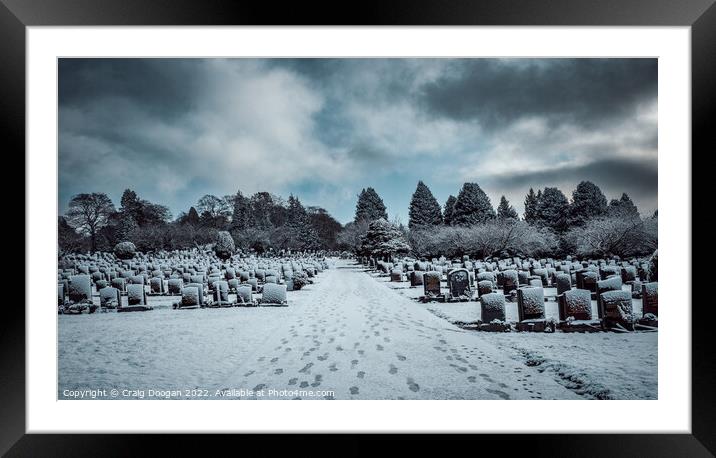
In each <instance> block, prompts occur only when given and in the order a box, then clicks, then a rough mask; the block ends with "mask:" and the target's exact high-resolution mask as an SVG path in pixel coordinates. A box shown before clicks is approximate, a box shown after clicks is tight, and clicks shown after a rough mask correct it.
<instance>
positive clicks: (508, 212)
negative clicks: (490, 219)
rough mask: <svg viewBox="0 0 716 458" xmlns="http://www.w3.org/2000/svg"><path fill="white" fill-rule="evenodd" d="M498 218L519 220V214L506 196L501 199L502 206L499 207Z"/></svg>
mask: <svg viewBox="0 0 716 458" xmlns="http://www.w3.org/2000/svg"><path fill="white" fill-rule="evenodd" d="M497 217H498V218H499V219H517V212H516V211H515V209H514V207H512V205H510V202H509V201H508V200H507V198H506V197H505V196H502V197H501V198H500V205H498V206H497Z"/></svg>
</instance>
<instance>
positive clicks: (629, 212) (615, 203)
mask: <svg viewBox="0 0 716 458" xmlns="http://www.w3.org/2000/svg"><path fill="white" fill-rule="evenodd" d="M608 212H609V214H610V215H613V216H621V217H628V218H634V217H636V218H639V210H638V209H637V208H636V205H634V202H632V200H631V198H630V197H629V196H628V195H627V193H623V194H622V196H621V198H619V199H612V200H611V201H610V202H609V209H608ZM655 214H656V213H655Z"/></svg>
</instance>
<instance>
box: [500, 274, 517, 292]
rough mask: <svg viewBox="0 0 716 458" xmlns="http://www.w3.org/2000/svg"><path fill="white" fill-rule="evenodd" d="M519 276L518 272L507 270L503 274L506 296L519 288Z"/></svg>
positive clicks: (503, 286)
mask: <svg viewBox="0 0 716 458" xmlns="http://www.w3.org/2000/svg"><path fill="white" fill-rule="evenodd" d="M519 283H520V281H519V275H518V273H517V271H516V270H505V271H504V272H502V288H503V292H504V294H505V295H508V294H510V293H511V292H512V291H514V290H516V289H517V288H518V287H519Z"/></svg>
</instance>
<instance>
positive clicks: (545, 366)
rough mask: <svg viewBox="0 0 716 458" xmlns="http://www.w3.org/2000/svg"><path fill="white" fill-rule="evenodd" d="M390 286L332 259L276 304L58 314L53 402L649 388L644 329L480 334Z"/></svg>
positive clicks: (532, 395)
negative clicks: (100, 393) (97, 397)
mask: <svg viewBox="0 0 716 458" xmlns="http://www.w3.org/2000/svg"><path fill="white" fill-rule="evenodd" d="M405 285H407V284H406V283H403V284H401V285H400V286H401V287H403V288H404V287H405ZM395 286H396V285H395V284H388V283H387V282H384V281H383V279H382V278H374V277H372V276H371V275H369V274H367V273H365V272H363V271H362V269H361V268H360V267H358V266H355V265H354V264H352V263H350V262H348V261H339V262H338V263H337V265H336V267H335V268H333V269H330V270H327V271H324V272H323V273H321V274H320V275H319V276H318V278H317V279H316V283H315V284H313V285H309V286H307V287H305V288H304V289H303V290H301V291H295V292H289V293H288V301H289V306H288V307H279V308H272V307H257V308H227V309H197V310H172V309H171V307H170V304H171V302H172V300H174V299H172V298H166V297H150V298H149V301H150V305H153V306H155V307H156V308H155V310H152V311H148V312H134V313H112V312H110V313H101V314H100V313H95V314H92V315H77V316H65V315H60V316H58V321H59V322H58V326H59V339H58V340H59V342H58V343H59V350H58V352H59V354H58V357H59V376H58V384H59V386H58V397H59V398H60V399H67V398H71V397H72V396H73V394H74V393H73V392H72V391H67V390H86V389H100V390H101V389H103V390H107V392H108V393H109V392H110V390H111V389H117V390H119V393H120V394H119V396H118V397H117V398H118V399H127V398H144V399H157V398H172V399H177V398H189V399H206V398H229V399H238V398H241V399H294V398H301V399H324V398H325V399H585V398H594V397H607V398H618V399H632V398H640V399H647V398H648V399H651V398H655V397H656V387H657V384H656V333H650V334H629V335H617V334H606V333H598V334H560V333H557V334H529V333H512V334H492V333H481V332H476V331H471V330H467V329H462V328H460V327H459V326H457V325H455V324H453V323H451V321H452V322H457V321H463V322H468V321H469V318H470V317H474V310H475V309H476V310H478V311H479V303H478V302H470V303H463V304H439V305H438V304H433V305H431V306H426V305H424V304H419V303H417V302H416V301H414V300H413V299H411V298H410V297H409V296H411V295H414V294H415V291H416V289H410V288H404V289H394V288H393V287H395ZM417 291H418V293H419V291H420V290H419V289H417ZM441 316H442V317H441ZM458 316H459V317H460V318H459V319H457V318H456V317H458ZM443 317H444V318H443ZM478 317H479V315H478ZM446 318H447V319H446ZM462 318H466V319H462ZM560 373H561V374H562V375H560ZM150 390H154V391H150ZM186 390H190V391H186ZM192 390H193V391H192ZM107 398H108V399H109V398H111V397H107Z"/></svg>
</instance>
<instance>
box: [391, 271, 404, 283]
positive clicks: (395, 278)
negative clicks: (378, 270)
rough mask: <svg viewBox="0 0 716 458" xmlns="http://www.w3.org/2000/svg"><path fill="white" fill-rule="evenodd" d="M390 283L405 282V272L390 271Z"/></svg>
mask: <svg viewBox="0 0 716 458" xmlns="http://www.w3.org/2000/svg"><path fill="white" fill-rule="evenodd" d="M390 281H392V282H400V281H403V271H402V270H400V269H393V270H391V271H390Z"/></svg>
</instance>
